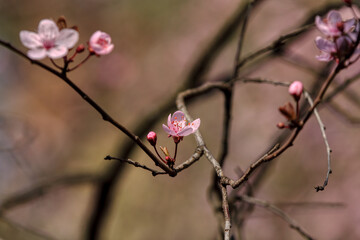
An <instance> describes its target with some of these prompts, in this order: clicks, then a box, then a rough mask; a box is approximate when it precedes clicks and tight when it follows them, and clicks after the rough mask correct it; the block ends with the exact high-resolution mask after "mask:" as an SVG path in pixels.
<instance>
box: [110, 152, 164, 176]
mask: <svg viewBox="0 0 360 240" xmlns="http://www.w3.org/2000/svg"><path fill="white" fill-rule="evenodd" d="M104 159H105V160H117V161H120V162H125V163H129V164H131V165H134V166H135V167H139V168H143V169H145V170H147V171H150V172H151V174H152V175H153V176H154V177H155V176H156V175H159V174H167V173H166V172H159V171H156V170H154V169H151V168H149V167H147V166H145V165H143V164H140V163H138V162H135V161H133V160H131V159H124V158H116V157H111V156H106V157H105V158H104Z"/></svg>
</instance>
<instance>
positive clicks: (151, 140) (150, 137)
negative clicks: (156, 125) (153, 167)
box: [146, 131, 157, 146]
mask: <svg viewBox="0 0 360 240" xmlns="http://www.w3.org/2000/svg"><path fill="white" fill-rule="evenodd" d="M146 138H147V140H148V141H149V143H150V144H151V145H152V146H155V145H156V140H157V136H156V133H155V132H153V131H151V132H149V133H148V135H147V136H146Z"/></svg>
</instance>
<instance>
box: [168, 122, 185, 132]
mask: <svg viewBox="0 0 360 240" xmlns="http://www.w3.org/2000/svg"><path fill="white" fill-rule="evenodd" d="M171 124H172V125H173V130H174V131H175V132H176V133H177V132H180V131H181V130H182V129H183V128H184V127H185V126H186V120H182V121H177V120H175V121H173V122H172V123H171Z"/></svg>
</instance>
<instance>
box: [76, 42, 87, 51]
mask: <svg viewBox="0 0 360 240" xmlns="http://www.w3.org/2000/svg"><path fill="white" fill-rule="evenodd" d="M84 50H85V46H84V44H80V45H79V46H78V47H77V48H76V52H77V53H82V52H83V51H84Z"/></svg>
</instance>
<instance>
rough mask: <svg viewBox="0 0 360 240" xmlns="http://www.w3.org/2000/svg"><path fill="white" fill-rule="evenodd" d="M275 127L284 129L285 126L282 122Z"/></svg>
mask: <svg viewBox="0 0 360 240" xmlns="http://www.w3.org/2000/svg"><path fill="white" fill-rule="evenodd" d="M276 126H277V127H278V128H280V129H283V128H285V124H284V123H283V122H279V123H278V124H276Z"/></svg>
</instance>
